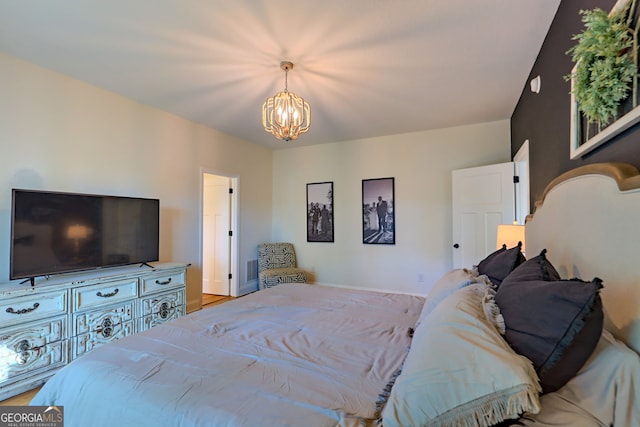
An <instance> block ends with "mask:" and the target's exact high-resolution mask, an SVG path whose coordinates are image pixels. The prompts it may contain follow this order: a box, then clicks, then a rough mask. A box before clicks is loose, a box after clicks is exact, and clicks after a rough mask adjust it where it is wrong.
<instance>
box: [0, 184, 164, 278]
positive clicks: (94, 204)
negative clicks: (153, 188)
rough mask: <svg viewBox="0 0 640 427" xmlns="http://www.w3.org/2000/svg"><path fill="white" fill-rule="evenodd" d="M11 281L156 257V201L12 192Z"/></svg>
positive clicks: (157, 216)
mask: <svg viewBox="0 0 640 427" xmlns="http://www.w3.org/2000/svg"><path fill="white" fill-rule="evenodd" d="M11 200H12V203H11V247H10V262H9V264H10V266H9V269H10V273H9V276H10V279H12V280H13V279H22V278H29V279H31V283H32V284H33V283H34V282H33V280H34V278H35V277H38V276H49V275H53V274H59V273H70V272H75V271H81V270H90V269H96V268H102V267H115V266H122V265H129V264H138V263H140V264H143V263H148V262H152V261H157V260H158V258H159V229H160V227H159V225H160V221H159V217H160V201H159V200H158V199H145V198H135V197H118V196H106V195H96V194H76V193H62V192H52V191H35V190H22V189H13V190H12V198H11Z"/></svg>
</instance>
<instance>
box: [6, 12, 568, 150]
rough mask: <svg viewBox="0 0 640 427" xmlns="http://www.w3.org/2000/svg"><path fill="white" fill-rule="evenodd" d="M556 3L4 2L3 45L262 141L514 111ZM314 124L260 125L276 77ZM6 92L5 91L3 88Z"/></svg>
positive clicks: (438, 124) (363, 132)
mask: <svg viewBox="0 0 640 427" xmlns="http://www.w3.org/2000/svg"><path fill="white" fill-rule="evenodd" d="M559 4H560V0H517V1H516V0H481V1H479V0H323V1H318V0H315V1H314V0H233V1H232V0H180V1H176V0H110V1H104V0H55V1H36V0H0V51H3V52H5V53H7V54H9V55H12V56H16V57H19V58H22V59H25V60H27V61H31V62H33V63H36V64H39V65H41V66H43V67H46V68H49V69H52V70H55V71H58V72H60V73H63V74H66V75H69V76H72V77H75V78H77V79H79V80H83V81H86V82H88V83H90V84H93V85H96V86H99V87H102V88H104V89H107V90H110V91H113V92H116V93H119V94H121V95H124V96H126V97H128V98H132V99H134V100H137V101H139V102H141V103H143V104H146V105H150V106H153V107H157V108H159V109H162V110H165V111H168V112H171V113H174V114H176V115H178V116H182V117H184V118H186V119H189V120H192V121H194V122H198V123H202V124H204V125H206V126H209V127H211V128H214V129H218V130H220V131H223V132H226V133H228V134H231V135H235V136H237V137H239V138H242V139H245V140H248V141H252V142H256V143H259V144H264V145H266V146H269V147H275V148H277V147H280V146H285V147H290V146H291V145H292V144H296V145H308V144H318V143H325V142H336V141H344V140H352V139H359V138H365V137H371V136H382V135H392V134H398V133H404V132H414V131H421V130H428V129H436V128H443V127H450V126H459V125H465V124H472V123H480V122H487V121H494V120H501V119H508V118H509V117H511V114H512V113H513V109H514V108H515V106H516V103H517V101H518V98H519V96H520V93H521V91H522V89H523V88H524V87H525V85H526V84H528V82H527V77H528V74H529V71H530V70H531V67H532V66H533V64H534V61H535V59H536V56H537V54H538V52H539V50H540V46H541V45H542V42H543V40H544V37H545V35H546V33H547V30H548V29H549V26H550V25H551V21H552V19H553V17H554V15H555V12H556V10H557V8H558V5H559ZM281 60H289V61H292V62H293V63H294V64H295V67H294V69H293V70H292V71H291V72H289V90H290V91H291V92H294V93H296V94H297V95H299V96H301V97H303V98H304V99H305V100H306V101H308V102H309V104H310V105H311V118H312V121H311V130H310V131H309V132H308V133H307V134H305V135H302V136H301V137H300V138H299V139H298V140H297V141H293V142H288V143H285V142H282V141H278V140H276V139H275V138H274V137H273V136H271V135H269V134H267V133H266V132H265V131H264V130H263V129H262V126H261V117H262V116H261V114H262V112H261V111H262V104H263V102H264V100H265V99H266V98H267V97H268V96H273V95H274V94H275V93H276V92H278V91H280V90H282V89H283V88H284V72H283V71H282V70H281V69H280V65H279V64H280V61H281ZM0 96H1V95H0Z"/></svg>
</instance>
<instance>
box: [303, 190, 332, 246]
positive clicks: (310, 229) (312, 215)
mask: <svg viewBox="0 0 640 427" xmlns="http://www.w3.org/2000/svg"><path fill="white" fill-rule="evenodd" d="M307 242H333V182H315V183H312V184H307Z"/></svg>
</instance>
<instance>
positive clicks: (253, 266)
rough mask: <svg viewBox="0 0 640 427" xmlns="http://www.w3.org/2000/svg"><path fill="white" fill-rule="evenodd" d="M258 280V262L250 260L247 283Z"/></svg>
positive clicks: (248, 262)
mask: <svg viewBox="0 0 640 427" xmlns="http://www.w3.org/2000/svg"><path fill="white" fill-rule="evenodd" d="M253 280H258V260H257V259H250V260H249V261H247V282H251V281H253Z"/></svg>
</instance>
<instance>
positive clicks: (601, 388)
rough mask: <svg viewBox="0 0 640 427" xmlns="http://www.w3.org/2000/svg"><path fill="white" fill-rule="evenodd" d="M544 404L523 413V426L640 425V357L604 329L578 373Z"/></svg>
mask: <svg viewBox="0 0 640 427" xmlns="http://www.w3.org/2000/svg"><path fill="white" fill-rule="evenodd" d="M541 403H542V411H540V413H538V414H535V415H534V414H526V415H525V416H523V417H522V419H521V420H520V422H521V424H522V425H525V426H528V427H554V426H573V425H576V426H578V425H579V426H581V427H591V426H593V427H609V426H611V427H631V426H640V357H638V355H637V354H636V353H634V352H633V351H632V350H631V349H629V348H628V347H627V346H626V345H624V344H623V343H622V342H620V341H618V340H616V339H615V338H614V337H613V335H611V333H609V332H608V331H606V330H605V331H603V333H602V336H601V338H600V341H599V342H598V345H597V347H596V349H595V351H594V352H593V354H592V355H591V357H590V358H589V360H587V363H586V364H585V366H584V367H583V368H582V369H581V370H580V371H579V372H578V374H577V375H576V376H575V377H573V378H572V379H571V380H570V381H569V382H568V383H567V384H566V385H565V386H564V387H562V388H561V389H559V390H558V391H556V392H554V393H549V394H546V395H544V396H542V397H541Z"/></svg>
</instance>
